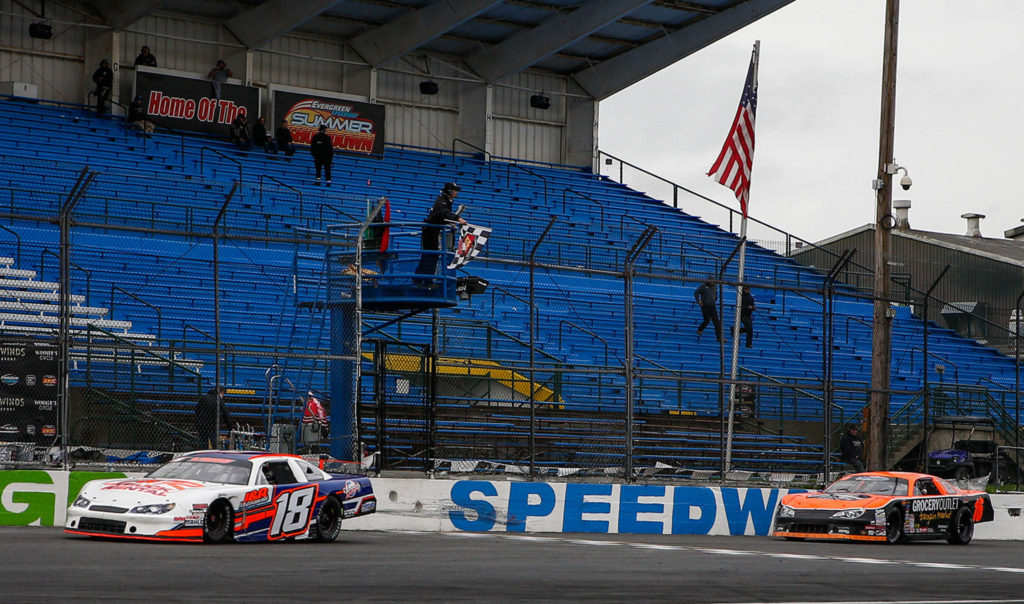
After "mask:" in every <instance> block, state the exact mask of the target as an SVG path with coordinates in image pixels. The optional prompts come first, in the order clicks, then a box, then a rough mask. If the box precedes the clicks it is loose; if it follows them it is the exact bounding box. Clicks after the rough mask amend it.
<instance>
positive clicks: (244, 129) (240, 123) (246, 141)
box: [231, 113, 252, 151]
mask: <svg viewBox="0 0 1024 604" xmlns="http://www.w3.org/2000/svg"><path fill="white" fill-rule="evenodd" d="M231 142H233V143H235V144H236V145H238V148H239V149H241V150H242V151H248V150H249V149H251V148H252V138H250V137H249V119H248V118H247V117H245V114H244V113H239V114H238V117H236V118H235V121H233V122H231Z"/></svg>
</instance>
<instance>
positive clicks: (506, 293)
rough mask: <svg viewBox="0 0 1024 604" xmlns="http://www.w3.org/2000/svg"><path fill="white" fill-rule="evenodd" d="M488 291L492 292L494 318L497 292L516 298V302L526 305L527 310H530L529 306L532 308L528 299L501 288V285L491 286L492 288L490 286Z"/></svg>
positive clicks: (492, 314)
mask: <svg viewBox="0 0 1024 604" xmlns="http://www.w3.org/2000/svg"><path fill="white" fill-rule="evenodd" d="M487 289H488V290H490V292H491V316H492V317H493V316H494V294H495V292H501V293H503V294H505V295H506V296H511V297H513V298H515V299H516V300H519V301H520V302H522V303H523V304H525V305H526V306H527V308H529V306H530V301H529V300H527V299H526V298H523V297H522V296H518V295H516V294H514V293H512V292H510V291H509V290H507V289H505V288H504V287H501V286H500V285H490V286H488V288H487Z"/></svg>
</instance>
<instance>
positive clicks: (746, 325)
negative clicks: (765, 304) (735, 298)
mask: <svg viewBox="0 0 1024 604" xmlns="http://www.w3.org/2000/svg"><path fill="white" fill-rule="evenodd" d="M755 307H756V304H755V302H754V295H753V294H751V293H750V288H748V287H744V288H743V295H742V296H741V297H740V333H741V334H744V333H745V334H747V348H752V347H753V346H754V308H755Z"/></svg>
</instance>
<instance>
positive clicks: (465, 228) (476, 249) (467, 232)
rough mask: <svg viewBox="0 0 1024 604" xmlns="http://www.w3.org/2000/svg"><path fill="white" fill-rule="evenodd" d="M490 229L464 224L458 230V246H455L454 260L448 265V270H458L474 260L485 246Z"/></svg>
mask: <svg viewBox="0 0 1024 604" xmlns="http://www.w3.org/2000/svg"><path fill="white" fill-rule="evenodd" d="M490 234H491V228H490V227H485V226H477V225H475V224H469V223H466V224H464V225H462V228H461V229H459V244H458V245H457V246H455V259H454V260H452V263H451V264H449V265H448V268H449V269H452V268H459V267H460V266H463V265H465V264H467V263H468V262H469V261H470V260H472V259H473V258H476V256H477V254H479V253H480V250H482V249H484V245H486V244H487V238H488V236H490Z"/></svg>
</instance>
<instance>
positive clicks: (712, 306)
mask: <svg viewBox="0 0 1024 604" xmlns="http://www.w3.org/2000/svg"><path fill="white" fill-rule="evenodd" d="M693 297H694V299H696V300H697V306H700V312H701V315H702V316H703V319H704V320H703V321H701V324H700V326H699V327H697V338H698V339H699V338H700V336H701V334H703V333H704V328H705V327H707V326H708V323H712V324H714V326H715V337H716V338H718V341H719V342H721V341H722V322H721V321H720V320H719V318H718V289H717V288H716V287H715V283H714V281H712V279H711V277H708V278H707V279H705V280H704V283H701V284H700V287H698V288H697V289H696V290H695V291H694V292H693Z"/></svg>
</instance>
